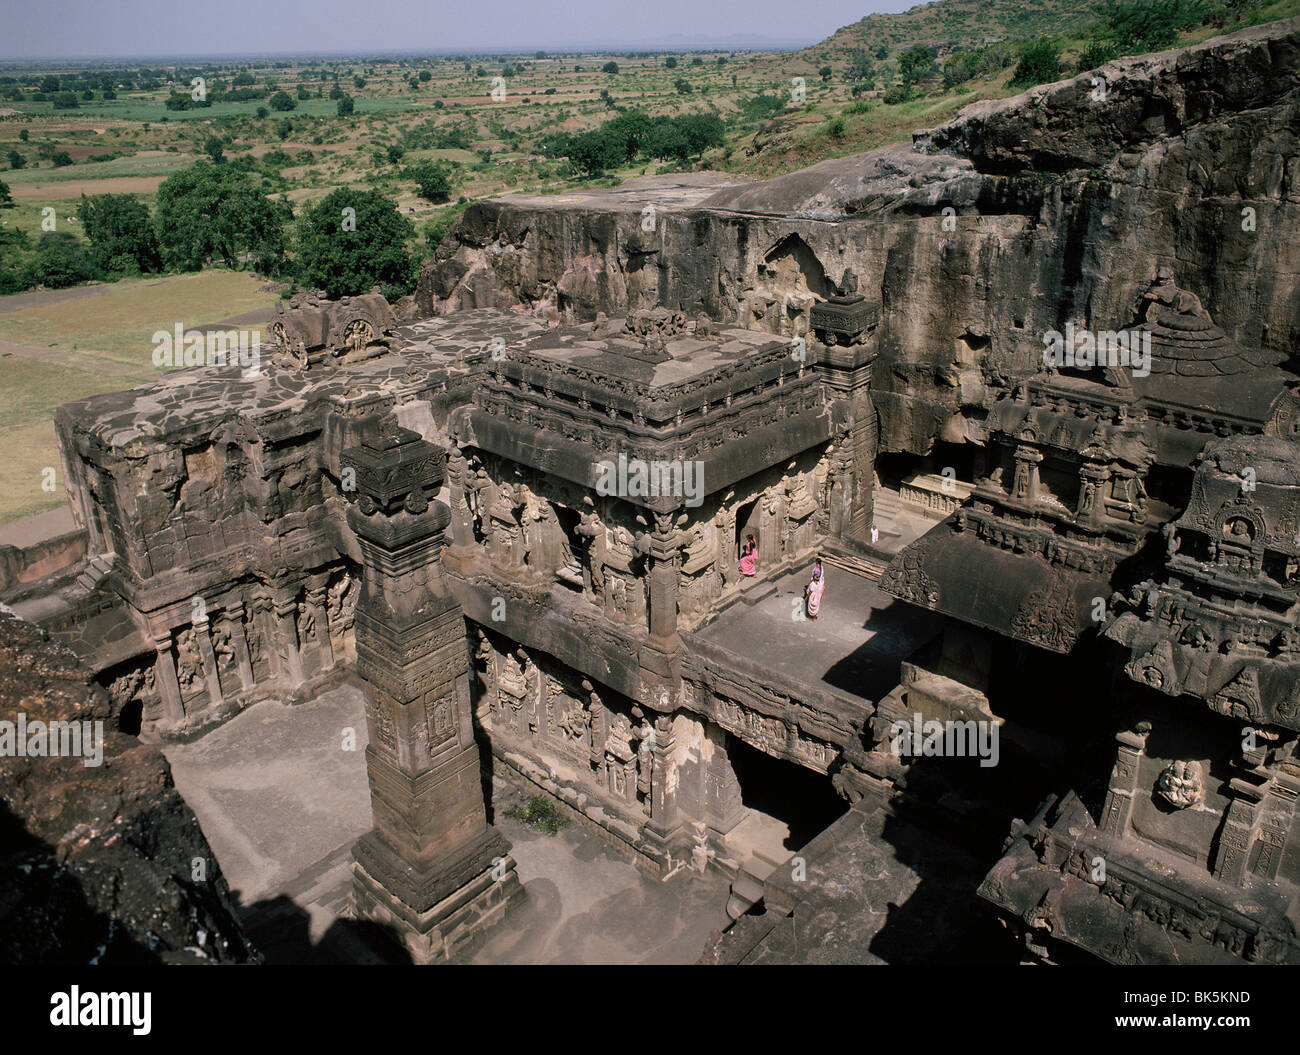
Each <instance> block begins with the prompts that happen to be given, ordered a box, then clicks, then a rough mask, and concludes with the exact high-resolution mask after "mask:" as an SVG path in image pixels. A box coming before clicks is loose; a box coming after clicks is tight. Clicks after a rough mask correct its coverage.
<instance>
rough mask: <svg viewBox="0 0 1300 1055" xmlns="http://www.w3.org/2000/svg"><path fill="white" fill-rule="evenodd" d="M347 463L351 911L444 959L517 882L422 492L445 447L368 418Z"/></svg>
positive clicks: (516, 889) (433, 478) (487, 920)
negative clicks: (359, 702) (352, 650)
mask: <svg viewBox="0 0 1300 1055" xmlns="http://www.w3.org/2000/svg"><path fill="white" fill-rule="evenodd" d="M342 460H343V464H344V465H346V466H349V467H351V468H353V469H355V470H356V480H357V488H356V491H355V496H356V497H355V503H354V504H353V505H352V506H351V507H350V508H349V510H348V525H349V526H350V527H351V528H352V530H353V531H354V532H356V536H357V539H358V541H359V543H360V546H361V553H362V560H363V562H364V564H365V571H364V575H363V578H362V586H361V596H360V599H359V600H358V602H357V610H356V646H357V673H358V674H359V675H360V676H361V678H362V680H363V681H364V682H365V684H366V697H367V701H366V720H367V723H368V726H369V731H370V744H369V746H368V747H367V748H366V767H367V769H368V771H369V776H370V800H371V806H372V809H373V813H374V822H375V826H374V828H373V829H372V830H371V831H370V832H369V833H368V834H366V835H364V836H362V837H361V839H360V840H358V841H357V844H356V846H355V848H354V849H353V856H354V858H355V860H356V864H355V868H354V873H353V874H354V887H353V902H354V907H355V910H356V914H357V916H358V917H359V918H366V919H372V920H376V921H379V922H382V923H385V924H387V925H388V926H391V927H394V928H395V929H396V930H397V931H398V932H399V933H400V934H401V935H402V937H403V939H404V940H405V942H406V945H407V947H408V948H409V949H410V951H411V954H412V956H413V958H414V959H415V960H416V962H418V963H430V962H434V961H438V960H446V959H447V958H448V957H449V956H450V954H451V953H452V952H453V951H454V949H455V948H456V946H457V945H459V944H460V943H461V942H463V941H465V940H467V939H469V938H471V937H473V936H474V935H476V934H478V933H479V932H480V931H482V930H484V929H486V928H487V927H489V926H491V925H492V924H493V923H495V922H497V921H498V920H500V919H501V918H502V917H503V916H504V915H505V911H506V908H507V906H508V904H509V902H510V901H511V900H513V899H514V898H515V897H517V896H520V895H522V893H523V888H522V887H521V886H520V884H519V880H518V878H517V876H516V875H515V871H514V867H515V866H514V862H513V861H512V860H511V858H510V844H509V843H508V842H507V841H506V839H505V837H504V836H503V835H501V833H500V832H498V831H497V830H496V829H495V828H493V827H491V826H490V825H489V824H488V823H487V815H486V809H485V805H484V801H483V789H482V783H481V781H480V773H479V751H478V745H477V744H476V743H475V741H474V736H473V729H472V726H471V718H472V715H471V710H470V697H469V655H468V649H467V647H466V638H465V622H464V616H463V614H462V612H461V609H460V605H459V604H458V603H457V601H456V599H455V597H454V596H453V595H452V594H451V592H450V590H449V589H448V586H447V582H446V578H445V575H444V573H443V569H442V564H441V562H440V559H439V558H440V553H441V550H442V546H443V541H444V530H445V529H446V527H447V524H448V523H449V521H450V514H449V512H448V510H447V507H446V506H445V505H443V504H442V503H441V502H430V501H429V499H428V495H429V494H434V493H436V492H437V490H438V487H439V485H440V484H441V483H442V479H443V470H444V464H445V456H444V455H443V453H442V451H441V450H439V449H438V448H437V447H435V446H433V445H432V444H430V443H427V442H425V441H424V440H422V439H420V437H419V435H418V434H417V433H414V432H411V431H410V430H408V429H402V428H398V427H397V426H394V425H390V426H387V427H381V425H380V424H379V423H378V422H375V421H371V422H368V423H367V425H366V426H365V429H364V431H363V434H362V441H361V446H359V447H354V448H351V449H349V450H346V451H344V452H343V456H342Z"/></svg>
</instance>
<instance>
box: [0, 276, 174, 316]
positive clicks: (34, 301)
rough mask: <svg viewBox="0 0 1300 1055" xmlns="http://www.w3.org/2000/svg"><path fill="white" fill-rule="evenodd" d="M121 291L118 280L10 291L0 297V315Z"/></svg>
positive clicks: (154, 283)
mask: <svg viewBox="0 0 1300 1055" xmlns="http://www.w3.org/2000/svg"><path fill="white" fill-rule="evenodd" d="M166 281H167V278H166V277H162V278H157V279H153V280H151V281H147V282H141V285H142V286H158V285H161V284H162V283H164V282H166ZM121 291H122V286H121V283H119V282H101V283H98V284H95V285H89V286H73V287H72V288H70V289H41V290H36V291H35V292H33V293H10V294H9V295H8V296H7V297H0V315H3V314H6V313H8V312H11V311H24V310H26V309H27V308H43V307H44V306H45V305H47V304H58V303H60V302H61V301H65V300H83V299H84V298H86V297H104V296H107V295H108V294H110V293H120V292H121Z"/></svg>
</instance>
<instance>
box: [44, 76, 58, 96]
mask: <svg viewBox="0 0 1300 1055" xmlns="http://www.w3.org/2000/svg"><path fill="white" fill-rule="evenodd" d="M58 90H59V78H58V77H55V76H54V75H53V74H50V75H49V76H48V77H44V78H42V80H41V91H42V92H44V93H45V94H46V95H52V94H53V93H54V92H57V91H58Z"/></svg>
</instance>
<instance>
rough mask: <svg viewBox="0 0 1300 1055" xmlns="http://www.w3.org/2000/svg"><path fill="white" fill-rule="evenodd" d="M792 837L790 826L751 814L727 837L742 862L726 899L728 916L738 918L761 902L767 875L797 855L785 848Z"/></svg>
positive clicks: (761, 814)
mask: <svg viewBox="0 0 1300 1055" xmlns="http://www.w3.org/2000/svg"><path fill="white" fill-rule="evenodd" d="M789 834H790V829H789V827H788V826H787V825H785V824H783V823H782V822H781V821H779V820H777V819H776V818H775V817H769V816H767V815H766V814H764V813H759V812H757V811H750V814H749V816H747V817H746V818H745V819H744V820H743V821H741V822H740V823H739V824H738V825H736V827H735V828H734V829H733V830H732V831H731V833H730V834H729V835H728V836H727V845H728V846H729V847H731V848H732V849H733V851H734V856H735V857H736V859H737V860H740V861H742V862H743V863H742V864H741V866H740V868H739V870H738V871H737V872H736V878H735V879H733V880H732V881H731V896H730V897H729V898H728V899H727V915H729V916H730V917H731V918H732V919H739V918H740V917H741V916H743V915H744V914H745V913H746V912H748V911H749V910H750V908H752V907H753V906H754V905H755V904H757V903H758V902H759V901H760V900H762V898H763V890H764V886H765V884H766V883H767V878H768V876H770V875H771V874H772V873H773V872H775V871H776V870H777V869H778V868H780V867H781V866H782V865H784V864H785V863H786V862H787V861H789V860H790V858H792V857H793V856H794V853H793V851H790V850H787V849H786V848H785V840H786V838H787V837H788V836H789Z"/></svg>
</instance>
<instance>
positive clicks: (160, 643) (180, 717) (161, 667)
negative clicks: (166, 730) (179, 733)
mask: <svg viewBox="0 0 1300 1055" xmlns="http://www.w3.org/2000/svg"><path fill="white" fill-rule="evenodd" d="M153 647H154V648H155V649H156V650H157V653H158V658H157V661H156V662H155V664H154V681H155V682H156V683H157V685H158V695H159V696H160V697H161V698H162V707H163V717H164V718H165V719H166V720H167V722H168V723H169V724H172V725H176V724H179V723H180V722H182V721H184V720H185V706H184V704H182V703H181V684H180V682H179V681H178V680H177V678H176V657H175V656H173V655H172V635H171V632H170V631H167V632H165V633H164V634H163V635H162V636H160V637H156V638H154V644H153Z"/></svg>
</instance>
